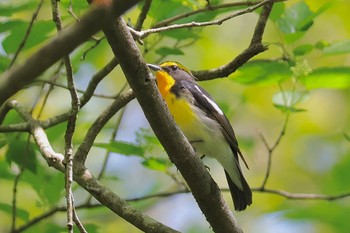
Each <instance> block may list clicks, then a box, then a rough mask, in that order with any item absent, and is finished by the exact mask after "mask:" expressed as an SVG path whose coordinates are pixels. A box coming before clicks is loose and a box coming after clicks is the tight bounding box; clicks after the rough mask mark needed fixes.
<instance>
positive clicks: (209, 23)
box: [130, 0, 271, 39]
mask: <svg viewBox="0 0 350 233" xmlns="http://www.w3.org/2000/svg"><path fill="white" fill-rule="evenodd" d="M270 1H271V0H265V1H261V2H259V3H257V4H255V5H253V6H251V7H247V8H246V9H243V10H239V11H235V12H233V13H232V14H230V15H228V16H226V17H223V18H222V19H216V20H212V21H207V22H190V23H183V24H172V25H170V26H164V27H158V28H150V29H147V30H144V31H136V30H134V29H132V28H130V30H131V31H132V33H133V35H136V36H137V37H138V38H139V39H143V38H145V37H147V36H148V35H150V34H154V33H159V32H164V31H169V30H173V29H181V28H192V27H205V26H213V25H221V24H222V23H224V22H225V21H227V20H229V19H232V18H235V17H237V16H240V15H243V14H247V13H250V12H253V11H254V10H256V9H258V8H260V7H261V6H263V5H265V4H266V3H267V2H270Z"/></svg>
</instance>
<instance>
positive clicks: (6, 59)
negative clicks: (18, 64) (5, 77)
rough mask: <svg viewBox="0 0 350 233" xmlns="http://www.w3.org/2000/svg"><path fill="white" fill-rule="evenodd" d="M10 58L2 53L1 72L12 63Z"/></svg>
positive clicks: (0, 60)
mask: <svg viewBox="0 0 350 233" xmlns="http://www.w3.org/2000/svg"><path fill="white" fill-rule="evenodd" d="M10 61H11V60H10V58H9V57H5V56H2V55H0V72H3V71H5V70H6V69H7V67H8V66H9V65H10Z"/></svg>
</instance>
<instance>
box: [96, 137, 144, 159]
mask: <svg viewBox="0 0 350 233" xmlns="http://www.w3.org/2000/svg"><path fill="white" fill-rule="evenodd" d="M94 146H96V147H100V148H104V149H107V150H108V151H110V152H114V153H118V154H123V155H137V156H140V157H143V155H144V153H145V152H144V149H143V148H142V147H141V146H138V145H135V144H132V143H129V142H122V141H113V142H110V143H94Z"/></svg>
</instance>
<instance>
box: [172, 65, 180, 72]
mask: <svg viewBox="0 0 350 233" xmlns="http://www.w3.org/2000/svg"><path fill="white" fill-rule="evenodd" d="M170 69H171V70H172V71H175V70H178V69H179V67H178V66H175V65H173V66H170Z"/></svg>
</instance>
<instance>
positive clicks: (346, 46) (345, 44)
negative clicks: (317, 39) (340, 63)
mask: <svg viewBox="0 0 350 233" xmlns="http://www.w3.org/2000/svg"><path fill="white" fill-rule="evenodd" d="M322 52H323V53H324V54H326V55H338V54H344V53H350V40H344V41H339V42H336V43H333V44H331V45H329V46H327V47H325V48H324V49H323V50H322Z"/></svg>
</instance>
